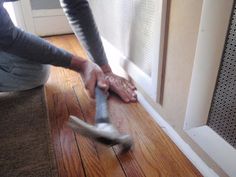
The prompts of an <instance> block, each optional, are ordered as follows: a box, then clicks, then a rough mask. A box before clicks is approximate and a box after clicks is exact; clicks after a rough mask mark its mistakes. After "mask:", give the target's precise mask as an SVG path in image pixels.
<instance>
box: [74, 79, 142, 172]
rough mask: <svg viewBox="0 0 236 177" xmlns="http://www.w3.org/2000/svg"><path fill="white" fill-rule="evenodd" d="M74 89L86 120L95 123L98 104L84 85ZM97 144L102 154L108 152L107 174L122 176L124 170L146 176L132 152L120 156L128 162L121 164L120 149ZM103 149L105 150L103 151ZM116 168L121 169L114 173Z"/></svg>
mask: <svg viewBox="0 0 236 177" xmlns="http://www.w3.org/2000/svg"><path fill="white" fill-rule="evenodd" d="M74 89H75V93H76V95H77V97H78V99H79V103H80V106H81V110H82V112H83V113H84V117H85V119H86V121H87V122H88V123H90V124H94V116H95V106H96V105H95V102H94V101H93V100H91V99H89V98H88V96H87V95H86V93H85V90H84V89H83V85H81V84H78V85H77V86H76V87H74ZM97 146H98V147H99V148H98V150H100V151H99V155H100V156H101V154H102V153H103V152H106V154H105V155H106V156H104V160H105V161H102V163H103V165H104V166H105V165H107V164H108V165H109V166H108V167H106V166H105V169H107V170H108V171H107V174H110V175H111V177H112V176H114V175H115V174H116V175H117V176H121V175H122V174H123V173H124V172H125V174H126V175H127V176H128V177H142V176H145V175H144V174H143V172H142V170H141V168H140V167H139V165H138V163H137V162H136V160H135V159H134V158H133V156H132V154H129V153H127V154H126V155H122V156H121V157H120V159H123V161H124V163H125V162H126V163H125V165H122V164H120V162H118V160H117V158H116V157H117V154H119V150H118V151H117V152H116V153H114V151H113V149H112V148H109V149H106V151H104V150H105V149H104V147H103V148H101V146H102V145H99V144H97ZM101 150H103V152H102V151H101ZM101 158H102V157H101ZM120 159H119V160H120ZM106 161H110V162H109V163H106ZM110 164H113V165H112V166H110ZM120 165H122V168H121V167H120ZM114 169H116V170H119V171H116V173H114ZM122 169H123V170H124V172H123V171H122ZM118 172H119V173H118ZM123 175H124V174H123Z"/></svg>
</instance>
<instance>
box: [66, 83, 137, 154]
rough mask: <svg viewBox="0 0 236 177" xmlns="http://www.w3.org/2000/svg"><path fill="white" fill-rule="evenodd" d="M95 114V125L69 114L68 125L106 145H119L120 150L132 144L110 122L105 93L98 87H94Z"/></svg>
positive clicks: (127, 137)
mask: <svg viewBox="0 0 236 177" xmlns="http://www.w3.org/2000/svg"><path fill="white" fill-rule="evenodd" d="M95 95H96V115H95V125H90V124H88V123H86V122H84V121H82V120H81V119H79V118H77V117H75V116H72V115H70V117H69V121H68V125H69V126H70V127H71V128H72V129H73V130H75V131H76V132H78V133H80V134H81V135H83V136H85V137H88V138H90V139H93V140H95V141H97V142H99V143H102V144H104V145H108V146H114V145H119V146H120V147H121V152H126V151H128V150H129V149H130V148H131V147H132V144H133V141H132V139H131V137H130V136H129V135H127V134H124V135H123V134H120V133H119V132H118V130H117V129H116V128H115V127H114V126H113V125H112V124H111V123H110V120H109V115H108V104H107V95H106V94H105V93H104V91H103V90H101V89H100V88H99V87H96V88H95Z"/></svg>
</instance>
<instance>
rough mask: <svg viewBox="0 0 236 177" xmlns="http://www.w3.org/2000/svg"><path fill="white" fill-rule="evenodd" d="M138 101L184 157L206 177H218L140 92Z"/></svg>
mask: <svg viewBox="0 0 236 177" xmlns="http://www.w3.org/2000/svg"><path fill="white" fill-rule="evenodd" d="M138 100H139V102H140V103H141V105H142V106H143V107H144V108H145V109H146V110H147V112H148V113H149V114H150V115H151V116H152V117H153V119H154V120H155V121H156V122H157V123H158V124H159V125H160V127H161V128H162V129H163V130H164V132H165V133H166V134H167V135H168V136H169V137H170V138H171V140H172V141H173V142H174V143H175V144H176V145H177V146H178V148H179V149H180V150H181V151H182V152H183V153H184V155H185V156H186V157H187V158H188V159H189V160H190V161H191V162H192V163H193V165H194V166H195V167H196V168H197V169H198V170H199V171H200V173H201V174H202V175H203V176H204V177H218V175H217V174H216V173H215V172H214V170H212V169H211V168H210V167H209V166H207V165H206V163H205V162H204V161H203V160H202V159H201V158H200V157H199V156H198V155H197V154H196V153H195V152H194V151H193V150H192V148H191V147H190V146H189V145H188V144H187V143H186V142H185V141H184V140H183V139H182V138H181V137H180V136H179V134H178V133H177V132H176V131H175V130H174V129H173V128H172V127H171V126H170V125H169V124H168V123H167V122H166V121H165V120H164V119H163V118H162V117H161V116H160V115H159V114H158V113H157V112H156V110H154V109H153V108H152V106H151V105H150V104H149V103H148V102H147V101H146V99H145V98H144V97H143V96H142V94H140V93H139V92H138Z"/></svg>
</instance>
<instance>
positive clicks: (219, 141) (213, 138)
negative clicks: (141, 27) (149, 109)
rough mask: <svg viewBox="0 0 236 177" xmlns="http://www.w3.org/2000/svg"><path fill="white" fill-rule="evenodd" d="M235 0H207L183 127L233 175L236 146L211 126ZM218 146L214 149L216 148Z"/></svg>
mask: <svg viewBox="0 0 236 177" xmlns="http://www.w3.org/2000/svg"><path fill="white" fill-rule="evenodd" d="M233 2H234V1H233V0H227V1H224V0H204V1H203V8H202V15H201V21H200V27H199V34H198V40H197V47H196V53H195V59H194V64H193V72H192V78H191V84H190V89H189V96H188V102H187V108H186V114H185V122H184V127H183V129H184V130H185V132H186V133H187V134H188V135H189V137H190V138H191V139H192V140H193V141H194V142H195V143H196V144H198V145H199V146H200V147H201V148H202V149H203V151H205V152H206V153H207V154H208V155H209V156H210V157H211V158H212V159H213V160H214V161H215V162H216V164H218V165H219V167H220V168H221V169H223V170H224V172H225V173H227V174H228V175H229V176H233V174H236V169H235V167H234V164H235V159H236V149H234V148H233V147H232V146H231V145H230V144H229V143H228V142H226V141H225V140H224V139H223V138H222V137H220V136H219V135H218V134H217V133H216V132H215V131H213V130H212V129H211V128H210V127H208V126H207V119H208V113H209V110H210V106H211V101H212V97H213V93H214V90H215V85H216V80H217V76H218V71H219V67H220V63H221V58H222V53H223V50H224V45H225V38H226V36H227V31H228V26H229V21H230V17H231V12H232V7H233ZM213 149H214V150H213Z"/></svg>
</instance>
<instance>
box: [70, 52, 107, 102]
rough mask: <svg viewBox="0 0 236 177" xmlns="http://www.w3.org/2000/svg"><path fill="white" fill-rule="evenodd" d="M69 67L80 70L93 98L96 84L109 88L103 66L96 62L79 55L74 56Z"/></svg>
mask: <svg viewBox="0 0 236 177" xmlns="http://www.w3.org/2000/svg"><path fill="white" fill-rule="evenodd" d="M69 68H70V69H73V70H75V71H77V72H80V74H81V76H82V79H83V82H84V85H85V88H86V89H87V90H88V93H89V95H90V96H91V97H92V98H94V97H95V94H94V92H95V87H96V85H97V86H98V87H100V88H101V89H102V90H104V91H107V90H108V88H109V85H108V81H106V79H105V75H104V73H103V71H102V70H101V68H100V67H99V66H98V65H96V64H95V63H93V62H91V61H88V60H86V59H84V58H81V57H78V56H73V57H72V59H71V63H70V66H69Z"/></svg>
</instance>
